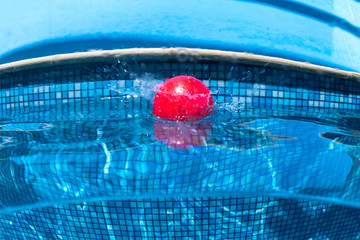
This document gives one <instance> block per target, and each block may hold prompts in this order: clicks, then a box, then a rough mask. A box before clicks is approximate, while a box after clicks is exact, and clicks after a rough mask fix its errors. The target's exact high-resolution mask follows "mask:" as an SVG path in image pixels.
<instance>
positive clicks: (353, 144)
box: [0, 94, 360, 239]
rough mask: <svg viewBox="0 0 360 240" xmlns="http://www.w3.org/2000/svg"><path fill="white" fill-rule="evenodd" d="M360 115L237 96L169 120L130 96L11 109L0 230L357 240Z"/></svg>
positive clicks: (6, 233)
mask: <svg viewBox="0 0 360 240" xmlns="http://www.w3.org/2000/svg"><path fill="white" fill-rule="evenodd" d="M132 97H134V94H133V95H131V97H130V98H125V99H132ZM142 97H146V96H145V95H144V96H142ZM359 122H360V116H358V115H356V114H354V112H353V111H345V110H341V111H340V110H333V111H330V110H320V109H318V110H316V111H307V112H302V111H295V110H291V109H281V108H279V109H274V110H269V109H268V110H265V109H263V110H259V109H246V108H244V106H242V105H241V104H237V103H234V104H232V105H228V104H217V106H216V110H215V114H214V115H212V116H209V117H207V118H205V119H203V120H201V121H198V122H168V121H163V120H160V119H157V118H155V117H153V116H152V114H151V103H149V105H145V106H144V105H136V104H132V103H131V102H130V100H129V101H124V99H123V98H121V99H120V98H98V99H96V100H94V101H89V100H83V101H78V102H75V103H72V104H67V103H63V104H56V105H52V106H40V107H33V108H29V109H27V110H26V111H25V110H19V111H14V113H12V114H8V115H7V116H6V117H2V118H1V119H0V142H1V143H0V144H1V145H0V146H1V155H0V157H1V161H0V164H1V169H2V171H1V181H0V189H1V196H2V197H1V199H0V213H1V214H2V215H1V217H0V228H1V229H2V232H3V233H0V236H2V237H3V239H11V237H10V236H16V239H33V238H32V237H31V236H37V237H39V236H41V237H42V239H78V238H80V239H81V238H86V237H87V235H86V234H88V235H89V236H94V239H117V238H116V236H117V237H119V236H120V239H126V238H128V239H161V238H162V239H176V238H177V239H197V238H199V237H201V236H202V237H203V238H204V239H249V238H250V237H252V238H253V239H292V238H293V239H328V238H327V237H329V236H330V237H332V238H330V239H355V237H357V236H358V232H359V231H360V230H359V229H358V230H356V229H354V226H356V224H355V222H358V216H359V210H357V209H356V208H352V207H359V204H358V202H359V196H358V192H359V191H358V185H357V183H358V182H359V177H358V175H359V174H358V171H359V169H358V166H359V156H360V155H359V152H358V150H357V146H358V143H359V136H360V135H359V130H360V129H359V127H358V126H359V124H358V123H359ZM304 199H305V200H304ZM319 201H320V202H319ZM341 205H344V206H341ZM294 214H295V215H294ZM94 219H97V220H94ZM289 219H290V220H289ZM88 221H89V222H92V225H89V224H88ZM94 221H95V222H94ZM77 222H84V224H83V225H79V226H77V227H78V228H72V227H71V226H73V225H74V226H76V224H77ZM295 223H296V224H295ZM340 223H341V224H344V225H342V227H340V226H338V227H335V226H337V225H338V224H340ZM294 224H295V225H294ZM354 224H355V225H354ZM119 226H126V228H124V229H123V228H121V227H119ZM281 226H285V227H281ZM286 226H287V227H286ZM309 226H311V227H310V230H309ZM347 228H353V229H354V230H353V231H347ZM49 229H53V230H49ZM79 229H87V230H86V231H85V230H81V232H83V233H82V234H85V235H79V236H77V235H76V234H77V233H76V232H79V231H80V230H79ZM94 229H95V230H94ZM20 232H21V233H20ZM84 232H85V233H84ZM294 232H296V233H294ZM339 232H340V233H341V234H342V235H341V236H345V235H344V234H345V233H346V234H348V235H346V237H345V238H336V236H339V235H337V234H339ZM1 234H2V235H1ZM294 234H295V235H294ZM296 234H297V235H296ZM76 236H77V237H76ZM111 236H113V238H111ZM304 236H305V237H306V238H303V237H304ZM334 236H335V238H334ZM347 236H348V237H347ZM41 237H39V238H40V239H41ZM196 237H197V238H196ZM34 239H35V238H34Z"/></svg>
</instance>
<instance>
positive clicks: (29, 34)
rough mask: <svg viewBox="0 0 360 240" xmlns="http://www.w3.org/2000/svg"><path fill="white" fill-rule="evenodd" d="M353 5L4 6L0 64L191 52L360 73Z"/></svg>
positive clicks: (340, 0)
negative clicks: (107, 53) (98, 52)
mask: <svg viewBox="0 0 360 240" xmlns="http://www.w3.org/2000/svg"><path fill="white" fill-rule="evenodd" d="M358 12H360V3H359V2H358V1H355V0H321V1H310V0H302V1H300V0H298V1H295V0H284V1H269V0H249V1H246V0H244V1H230V0H227V1H220V0H216V1H210V2H209V1H204V0H202V1H196V3H194V2H193V1H188V0H186V1H171V2H165V1H161V0H155V1H151V2H148V1H131V0H126V1H115V0H112V1H106V2H104V1H100V0H96V1H91V2H87V1H78V2H76V3H75V2H73V1H61V0H57V1H52V2H51V3H49V2H47V1H44V0H41V1H37V2H36V3H30V2H28V1H17V2H16V3H12V2H11V3H10V2H9V3H4V4H3V5H2V14H1V16H0V23H1V24H0V32H1V33H3V34H1V35H0V45H1V46H2V47H1V50H0V64H1V63H7V62H12V61H17V60H21V59H27V58H34V57H41V56H47V55H53V54H60V53H72V52H83V51H89V50H94V49H104V50H111V49H121V48H133V47H143V48H144V47H191V48H206V49H217V50H228V51H237V52H250V53H255V54H261V55H267V56H277V57H283V58H288V59H293V60H299V61H302V62H311V63H315V64H319V65H325V66H331V67H337V68H340V69H346V70H353V71H357V72H359V71H360V66H359V62H360V48H359V46H360V38H359V37H360V20H359V16H358V15H357V13H358Z"/></svg>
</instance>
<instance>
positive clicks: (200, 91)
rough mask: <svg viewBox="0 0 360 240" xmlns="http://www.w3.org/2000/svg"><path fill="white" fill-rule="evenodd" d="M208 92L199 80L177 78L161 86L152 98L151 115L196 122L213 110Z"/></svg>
mask: <svg viewBox="0 0 360 240" xmlns="http://www.w3.org/2000/svg"><path fill="white" fill-rule="evenodd" d="M213 105H214V102H213V98H212V95H211V92H210V90H209V89H208V88H207V87H206V86H205V84H204V83H203V82H201V81H200V80H198V79H196V78H194V77H190V76H177V77H173V78H170V79H168V80H167V81H165V83H163V84H161V85H160V87H159V90H158V92H157V93H156V95H155V98H154V106H153V114H154V115H155V116H156V117H159V118H161V119H164V120H170V121H197V120H200V119H203V118H204V117H206V116H208V115H210V114H211V113H212V110H213Z"/></svg>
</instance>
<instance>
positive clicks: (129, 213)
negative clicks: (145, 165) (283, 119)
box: [0, 197, 360, 240]
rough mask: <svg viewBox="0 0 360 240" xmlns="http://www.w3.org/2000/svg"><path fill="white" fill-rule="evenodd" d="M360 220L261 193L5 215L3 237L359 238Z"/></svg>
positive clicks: (354, 214) (332, 208)
mask: <svg viewBox="0 0 360 240" xmlns="http://www.w3.org/2000/svg"><path fill="white" fill-rule="evenodd" d="M239 212H240V213H241V214H239ZM359 221H360V210H359V209H354V208H346V207H341V206H336V205H331V204H321V203H318V202H311V201H301V200H300V201H299V200H285V199H273V198H261V197H243V198H219V199H213V198H188V199H181V198H179V199H155V200H133V201H114V200H110V201H98V202H81V203H77V204H65V205H61V206H52V207H43V208H40V209H29V210H24V211H18V212H14V213H11V214H6V215H0V237H1V239H102V240H114V239H126V240H128V239H139V240H140V239H149V240H155V239H178V240H183V239H237V240H239V239H264V240H265V239H266V240H269V239H281V240H287V239H299V240H300V239H349V240H350V239H358V238H359V237H360V226H359V224H358V223H359Z"/></svg>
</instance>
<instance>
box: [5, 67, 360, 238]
mask: <svg viewBox="0 0 360 240" xmlns="http://www.w3.org/2000/svg"><path fill="white" fill-rule="evenodd" d="M181 74H183V75H192V76H195V77H197V78H199V79H201V80H202V81H203V82H204V83H205V84H206V85H207V86H208V87H209V88H210V90H211V91H212V92H213V95H214V99H215V100H216V101H217V103H218V104H222V103H231V102H235V103H240V105H241V106H242V107H243V108H245V109H252V110H253V111H256V110H269V111H275V112H274V113H273V114H276V111H277V110H280V109H291V110H292V111H293V112H296V111H301V112H302V113H303V114H302V116H307V115H308V114H309V115H311V112H312V111H315V112H317V113H318V112H319V111H318V110H328V111H330V112H331V111H347V114H350V115H351V113H352V111H354V110H359V109H360V83H358V82H355V81H351V80H343V79H336V78H332V77H325V76H318V75H314V74H306V73H300V72H291V71H286V70H279V69H271V68H266V67H255V66H248V65H230V64H228V65H227V64H216V63H214V62H201V63H196V64H194V63H175V62H167V63H164V62H133V63H129V62H127V63H122V62H113V63H108V64H106V63H94V64H82V65H71V66H62V67H51V68H46V69H35V70H27V71H23V72H18V73H7V74H3V75H0V116H1V118H9V119H10V120H9V121H11V116H13V115H14V114H19V116H18V119H22V120H23V121H24V122H41V119H44V118H45V117H44V116H45V115H46V119H47V120H48V121H47V122H53V123H54V124H55V123H56V122H57V121H68V122H62V123H61V124H62V125H61V124H60V125H61V126H62V128H63V131H64V133H65V135H66V133H67V132H66V131H70V132H71V131H72V133H75V132H77V131H79V132H82V133H83V132H85V133H86V134H87V135H86V136H85V137H84V135H81V136H82V137H84V139H85V140H88V139H92V140H94V139H96V133H95V132H94V131H95V130H94V129H91V128H89V127H88V126H87V125H86V124H85V125H83V126H79V125H78V126H76V127H74V128H72V123H73V122H72V121H75V120H76V119H78V118H80V117H79V116H77V115H76V116H74V115H71V114H68V112H66V111H65V110H64V111H63V110H62V104H67V106H69V107H70V108H72V109H75V111H82V110H83V109H84V108H86V107H87V105H88V104H89V103H90V102H97V101H98V100H101V99H109V98H111V99H116V101H119V102H120V101H121V102H123V103H125V107H129V108H131V109H132V111H129V112H128V113H126V112H125V113H124V114H125V115H126V114H130V113H131V114H134V110H136V111H137V114H139V116H140V117H141V114H144V111H143V110H145V109H146V110H149V109H150V108H151V103H150V102H149V100H147V99H145V98H142V97H139V96H134V95H129V94H128V93H127V92H126V91H122V89H125V90H126V89H129V88H137V87H139V85H138V84H139V82H138V81H136V79H142V80H145V81H147V80H149V81H150V80H151V79H158V80H164V79H166V78H169V77H172V76H176V75H181ZM122 106H124V105H122ZM109 107H111V106H109ZM100 108H104V106H103V105H101V106H100ZM28 109H33V110H34V109H35V113H36V114H31V115H27V114H26V113H27V111H28ZM53 109H55V110H53ZM42 110H46V111H42ZM145 112H146V111H145ZM344 114H345V113H344ZM344 116H347V115H344ZM86 117H87V118H89V119H98V120H99V121H101V120H102V117H103V116H102V115H101V114H97V113H96V112H94V113H90V114H89V116H86ZM318 117H319V116H318ZM81 118H82V119H83V116H81ZM324 121H325V120H324ZM327 124H330V123H327ZM99 125H101V124H99ZM43 127H46V126H43ZM10 130H11V129H10ZM14 134H15V135H16V137H19V138H21V139H24V141H25V140H29V139H30V140H31V139H32V138H34V139H35V138H38V136H37V135H39V133H38V132H30V133H29V132H27V133H26V134H25V133H24V132H17V133H14ZM254 135H255V134H254ZM49 136H51V134H50V135H49ZM54 136H56V134H55V133H54ZM66 136H68V137H69V138H71V140H74V141H82V140H84V139H80V137H79V139H74V135H71V134H68V135H66ZM105 143H106V144H108V145H109V146H112V147H113V148H114V149H115V150H119V149H120V148H119V145H120V144H119V143H118V142H116V141H115V140H111V141H109V142H105ZM355 144H356V143H355ZM96 147H99V146H94V148H96ZM299 147H301V146H296V145H294V146H293V148H294V149H295V148H299ZM10 150H11V151H12V152H19V151H20V150H18V151H17V149H15V150H14V149H10ZM7 151H8V150H7V149H3V150H2V151H1V152H0V156H1V158H3V157H4V158H5V157H6V156H7V154H9V153H8V152H7ZM57 151H58V149H57V144H56V143H54V152H53V153H54V155H53V156H56V154H57V153H58V152H57ZM157 151H158V152H161V151H165V150H164V149H162V148H160V147H158V148H157ZM166 151H168V150H166ZM309 151H311V149H309ZM59 152H60V150H59ZM99 152H100V151H99ZM222 153H224V152H217V153H216V154H217V155H216V156H217V157H219V156H220V155H221V154H222ZM101 154H103V152H101ZM126 154H128V155H130V153H123V155H121V154H120V153H119V156H120V157H119V158H125V157H126V156H127V155H126ZM131 154H135V155H136V154H138V155H140V154H141V151H136V150H134V151H133V152H132V153H131ZM15 155H16V154H15ZM93 155H96V154H93ZM93 155H92V156H90V155H89V156H88V159H87V160H88V161H79V162H78V163H77V164H74V163H71V164H70V160H73V159H70V158H69V159H68V160H69V163H64V164H63V166H62V167H63V168H53V169H45V167H46V163H45V162H41V160H42V159H41V158H39V159H36V160H38V162H37V163H38V167H39V169H36V167H37V165H33V166H31V168H27V167H23V168H22V167H18V168H15V167H14V168H11V167H10V166H9V165H16V164H18V162H15V163H14V161H15V160H13V162H11V163H7V162H5V161H3V162H2V163H3V164H2V165H1V167H2V169H4V170H3V171H2V174H4V172H6V171H8V172H9V174H8V176H7V178H6V177H4V176H2V175H1V178H2V179H3V180H4V179H5V180H6V181H5V183H6V184H0V193H2V192H11V194H9V195H6V196H3V197H2V198H1V201H0V202H1V207H0V210H1V208H2V207H9V206H12V205H11V204H13V205H14V206H16V205H21V204H22V205H25V206H27V205H31V204H33V203H36V201H37V200H39V195H40V192H36V190H34V189H37V190H38V189H41V190H42V192H41V193H42V194H44V193H45V192H46V193H47V194H48V195H49V196H47V197H49V198H48V199H50V200H55V199H56V198H61V197H62V198H63V199H65V197H64V196H65V195H66V194H64V192H66V191H65V190H64V188H66V183H67V182H66V181H65V180H68V183H72V184H73V185H72V186H75V187H76V186H79V189H80V188H81V186H80V185H81V184H79V185H76V183H79V179H80V180H83V179H87V180H89V181H90V183H94V184H95V183H96V184H97V185H96V186H97V187H98V188H92V189H93V190H94V192H97V193H98V194H99V195H101V194H103V195H104V196H111V194H112V193H114V195H115V194H116V192H117V191H118V189H117V188H116V187H114V186H109V185H108V184H107V180H108V179H106V178H105V177H104V176H103V175H101V176H100V175H99V173H98V172H97V170H98V169H102V167H103V165H104V162H106V161H105V160H106V159H105V158H104V156H103V155H100V153H99V154H98V155H96V157H97V158H98V159H100V160H98V161H95V163H93V162H92V159H93V158H94V156H93ZM174 155H175V154H174ZM50 156H51V154H50ZM62 157H63V158H62V159H66V156H65V155H63V156H62ZM223 157H224V163H228V161H229V159H230V160H231V159H236V158H237V157H238V155H231V154H230V155H229V154H228V155H226V153H224V154H223ZM83 158H84V157H83ZM104 159H105V160H104ZM179 159H180V157H179ZM20 160H21V159H20ZM20 160H19V162H20ZM82 160H83V159H82ZM101 160H104V161H101ZM187 160H188V159H187ZM185 162H186V161H178V165H177V166H178V169H179V171H183V170H184V169H186V167H187V166H186V165H184V164H183V163H185ZM188 162H190V161H188ZM96 164H99V166H98V165H96ZM251 164H253V165H254V168H255V167H256V166H257V162H256V161H254V162H253V163H251ZM100 165H101V166H100ZM19 166H22V165H20V164H19ZM44 166H45V167H44ZM224 166H226V165H224ZM68 167H73V168H69V169H70V171H69V169H68ZM197 167H199V166H197ZM258 167H259V168H261V166H260V165H259V166H258ZM227 168H231V164H229V165H228V166H227ZM78 169H82V170H83V172H81V174H83V175H81V177H80V178H79V176H78V175H76V176H75V175H72V174H71V173H72V172H71V171H73V170H78ZM119 169H122V167H121V166H119V168H118V169H117V168H115V170H119ZM280 169H281V168H280ZM260 170H261V169H260ZM260 170H259V171H260ZM26 171H34V172H36V171H38V172H37V173H38V175H36V174H34V176H35V178H36V177H37V178H36V181H34V182H35V183H36V184H37V185H30V184H28V182H27V181H25V179H24V176H29V175H31V174H29V173H28V172H26ZM245 171H247V169H245V168H244V169H242V172H245ZM10 172H11V173H10ZM218 172H221V171H218ZM59 173H61V174H59ZM27 174H28V175H27ZM41 174H43V175H41ZM47 174H49V175H50V176H51V174H55V175H56V174H58V175H56V176H58V177H59V178H47V176H48V175H47ZM66 174H68V175H66ZM281 174H282V173H281V171H279V175H281ZM9 176H11V178H9ZM99 176H100V177H99ZM51 177H53V176H51ZM185 177H186V176H185ZM185 177H184V179H185ZM99 180H104V181H99ZM350 180H352V179H350ZM76 181H77V182H76ZM91 181H93V182H91ZM259 181H260V180H259ZM80 182H82V181H80ZM187 182H189V183H193V182H194V181H192V179H187V181H183V182H182V183H187ZM57 183H64V185H61V184H60V185H59V189H60V190H59V189H58V188H56V189H54V188H52V186H56V184H57ZM158 185H159V186H160V185H161V184H160V182H158V181H153V183H152V185H149V186H158ZM263 185H264V184H263ZM260 186H262V185H260ZM191 187H192V186H191V185H190V187H189V189H190V188H191ZM250 187H252V186H250ZM9 189H12V191H9ZM129 189H130V190H131V191H133V189H132V188H130V187H129ZM144 189H147V188H144ZM140 190H141V189H140ZM101 191H103V192H101ZM344 191H345V190H344ZM38 194H39V195H38ZM67 194H69V195H66V196H70V197H69V198H68V199H67V200H69V199H71V197H74V196H76V192H70V191H67ZM71 194H75V195H74V196H73V195H71ZM89 194H91V192H90V193H89ZM330 194H331V192H330ZM353 194H354V195H353V196H352V197H353V199H358V197H359V193H358V192H353ZM20 196H21V197H20ZM84 196H85V197H87V195H84ZM89 196H90V195H89ZM349 199H351V198H350V197H349ZM10 210H11V208H10ZM359 220H360V210H359V209H356V208H351V207H345V206H338V205H335V204H330V203H322V202H315V201H308V200H301V199H300V200H295V199H293V200H291V199H287V200H285V199H279V198H269V197H246V196H245V197H241V196H239V197H232V198H230V197H218V198H206V197H199V198H192V197H191V198H180V197H179V198H176V199H175V198H167V199H158V198H154V199H151V200H142V199H138V200H102V201H85V200H84V201H81V202H79V201H78V202H76V203H64V204H61V205H56V204H55V205H53V206H39V207H36V208H34V207H31V208H28V209H25V210H24V209H21V210H19V209H14V210H13V211H7V212H1V214H0V238H1V239H111V240H113V239H284V240H285V239H314V240H315V239H319V240H320V239H336V240H338V239H360V225H359V224H358V223H359Z"/></svg>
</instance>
